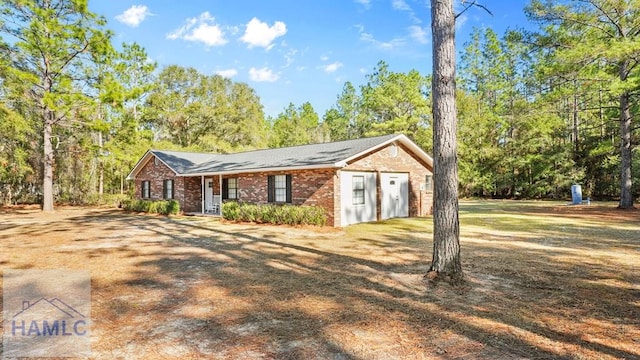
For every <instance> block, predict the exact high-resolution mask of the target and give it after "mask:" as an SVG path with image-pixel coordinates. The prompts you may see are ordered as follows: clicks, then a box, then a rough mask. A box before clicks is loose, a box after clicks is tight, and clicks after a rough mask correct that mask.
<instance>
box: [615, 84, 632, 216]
mask: <svg viewBox="0 0 640 360" xmlns="http://www.w3.org/2000/svg"><path fill="white" fill-rule="evenodd" d="M631 185H632V180H631V105H630V102H629V93H628V92H625V93H623V94H622V95H620V203H619V204H618V207H619V208H620V209H630V208H632V207H633V194H632V193H631Z"/></svg>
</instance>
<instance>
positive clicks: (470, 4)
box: [454, 0, 493, 19]
mask: <svg viewBox="0 0 640 360" xmlns="http://www.w3.org/2000/svg"><path fill="white" fill-rule="evenodd" d="M466 2H467V0H462V5H465V3H466ZM472 6H477V7H479V8H481V9H483V10H484V11H486V12H487V13H488V14H489V15H491V16H493V13H492V12H491V11H490V10H489V9H488V8H487V7H486V6H484V5H482V4H478V2H477V1H476V0H472V1H471V2H469V4H467V5H465V7H464V9H462V11H460V12H459V13H457V14H456V15H455V16H454V18H455V19H457V18H458V17H459V16H460V15H462V14H464V13H465V12H466V11H467V10H469V9H470V8H471V7H472Z"/></svg>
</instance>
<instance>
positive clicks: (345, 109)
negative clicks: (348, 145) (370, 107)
mask: <svg viewBox="0 0 640 360" xmlns="http://www.w3.org/2000/svg"><path fill="white" fill-rule="evenodd" d="M323 121H324V123H325V124H326V125H327V127H328V129H329V135H330V138H331V140H334V141H336V140H348V139H356V138H361V137H363V136H365V134H366V132H367V131H368V129H369V127H370V125H371V123H370V121H368V119H367V118H366V115H365V114H364V113H363V112H362V98H361V96H360V95H358V93H357V91H356V88H355V87H354V86H353V84H352V83H351V82H349V81H347V82H346V83H344V86H343V87H342V93H341V94H340V95H338V99H337V101H336V105H335V107H333V108H331V109H329V110H328V111H327V112H326V113H325V116H324V118H323Z"/></svg>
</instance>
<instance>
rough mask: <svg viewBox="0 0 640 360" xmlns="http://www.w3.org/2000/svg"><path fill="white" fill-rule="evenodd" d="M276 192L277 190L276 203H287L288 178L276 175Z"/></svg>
mask: <svg viewBox="0 0 640 360" xmlns="http://www.w3.org/2000/svg"><path fill="white" fill-rule="evenodd" d="M274 181H275V190H276V197H275V201H276V202H285V201H287V176H286V175H276V176H275V180H274Z"/></svg>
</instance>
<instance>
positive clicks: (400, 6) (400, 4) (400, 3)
mask: <svg viewBox="0 0 640 360" xmlns="http://www.w3.org/2000/svg"><path fill="white" fill-rule="evenodd" d="M391 6H393V8H394V9H396V10H404V11H411V8H410V7H409V4H407V3H406V2H405V1H404V0H393V1H392V2H391Z"/></svg>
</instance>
